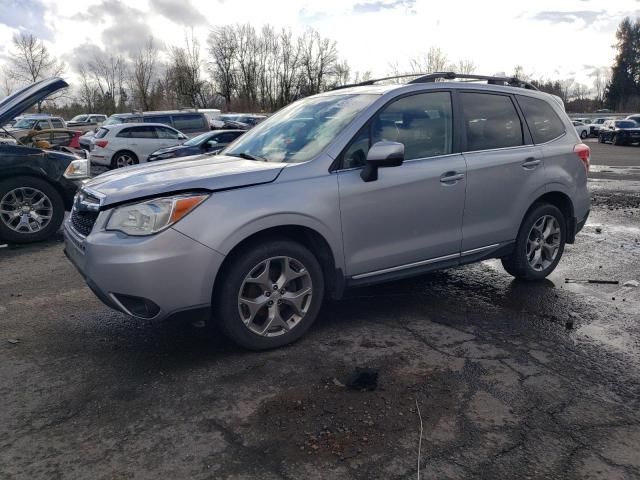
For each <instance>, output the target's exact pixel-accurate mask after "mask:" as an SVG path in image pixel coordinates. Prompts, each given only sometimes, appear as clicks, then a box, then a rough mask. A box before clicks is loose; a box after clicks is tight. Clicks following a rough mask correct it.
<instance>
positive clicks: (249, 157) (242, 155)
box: [227, 152, 269, 162]
mask: <svg viewBox="0 0 640 480" xmlns="http://www.w3.org/2000/svg"><path fill="white" fill-rule="evenodd" d="M227 155H229V156H230V157H240V158H244V159H245V160H260V161H261V162H268V161H269V160H267V159H266V158H264V157H259V156H257V155H253V154H251V153H246V152H242V153H228V154H227Z"/></svg>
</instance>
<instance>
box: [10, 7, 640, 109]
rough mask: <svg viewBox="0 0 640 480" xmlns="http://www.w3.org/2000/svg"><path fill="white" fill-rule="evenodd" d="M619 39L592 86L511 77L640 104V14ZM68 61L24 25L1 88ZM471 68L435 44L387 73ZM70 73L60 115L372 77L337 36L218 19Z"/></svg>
mask: <svg viewBox="0 0 640 480" xmlns="http://www.w3.org/2000/svg"><path fill="white" fill-rule="evenodd" d="M616 40H617V43H616V48H617V56H616V60H615V64H614V65H613V66H612V68H606V67H603V68H595V69H594V70H593V71H592V72H591V74H590V76H591V78H592V85H585V84H582V83H579V82H575V79H574V78H562V79H545V78H533V75H531V74H527V73H526V71H525V69H524V67H522V66H516V67H515V68H514V71H513V73H512V74H511V75H513V76H516V77H518V78H521V79H523V80H528V81H530V82H531V83H532V84H534V85H535V86H536V87H537V88H538V89H540V90H543V91H546V92H549V93H553V94H555V95H558V96H559V97H561V98H562V99H563V101H564V102H565V105H566V107H567V110H568V111H581V112H586V111H593V110H596V109H598V108H602V107H604V106H607V107H609V108H611V109H614V110H617V111H635V110H640V18H638V19H636V20H635V21H634V20H632V19H631V18H625V19H624V20H623V21H622V22H621V23H620V25H619V27H618V30H617V33H616ZM68 68H69V67H68V66H67V65H65V64H64V63H63V62H62V61H60V60H59V59H56V58H55V57H54V56H53V55H52V54H51V53H50V51H49V50H48V49H47V47H46V45H45V43H44V42H43V41H42V40H40V39H38V38H37V37H35V36H34V35H33V34H30V33H26V32H22V33H19V34H17V35H15V36H14V37H13V45H12V48H11V50H10V54H9V57H8V62H7V64H6V65H5V66H4V68H3V69H2V71H0V90H3V92H2V93H3V94H5V95H7V94H9V93H11V91H13V90H15V89H16V88H18V87H20V86H23V85H26V84H29V83H33V82H35V81H37V80H40V79H43V78H47V77H51V76H59V75H62V74H64V73H65V71H67V70H68ZM476 68H477V67H476V65H475V64H474V62H473V61H472V60H469V59H460V60H452V59H450V58H449V57H448V56H447V55H446V53H445V52H444V50H442V49H441V48H438V47H431V48H430V49H428V50H426V51H425V52H424V54H422V55H419V56H416V57H413V58H409V59H407V62H406V63H405V64H400V63H398V62H394V63H393V64H390V65H388V74H389V75H399V74H405V73H425V72H435V71H456V72H458V73H473V72H475V71H476ZM74 70H75V72H76V73H77V79H78V81H77V82H76V84H74V85H73V87H74V88H73V90H72V91H68V92H63V93H61V94H58V95H56V96H55V97H53V98H52V99H49V100H48V101H47V103H46V108H47V110H48V111H55V112H56V113H59V114H62V115H65V116H72V115H74V114H77V113H86V112H99V113H106V114H112V113H117V112H126V111H132V110H134V109H139V110H163V109H176V108H185V107H188V108H221V109H223V110H226V111H254V112H272V111H275V110H277V109H279V108H281V107H282V106H284V105H287V104H288V103H290V102H292V101H294V100H296V99H298V98H301V97H304V96H308V95H313V94H316V93H319V92H322V91H325V90H327V89H331V88H334V87H336V86H340V85H345V84H348V83H356V82H359V81H363V80H367V79H369V78H370V77H371V73H370V72H369V71H364V72H359V71H353V69H352V68H351V67H350V65H349V63H348V62H347V61H346V60H344V59H341V58H340V55H339V52H338V46H337V44H336V42H335V41H334V40H332V39H330V38H327V37H324V36H322V35H321V34H320V33H319V32H318V31H317V30H314V29H312V28H309V29H307V30H306V31H304V32H303V33H302V34H300V35H295V34H294V33H293V32H292V31H291V30H290V29H287V28H282V29H276V28H275V27H273V26H271V25H265V26H263V27H262V28H260V29H256V28H255V27H254V26H252V25H250V24H234V25H221V26H216V27H214V28H212V29H211V31H210V32H209V35H208V38H207V40H206V44H205V45H201V43H200V42H199V41H198V39H197V38H195V36H194V35H193V32H191V33H189V32H187V33H186V34H185V39H184V42H183V44H182V45H179V46H169V47H166V46H164V45H160V44H158V43H157V42H156V41H154V40H153V39H149V40H147V41H146V42H144V44H143V45H141V47H140V48H139V50H138V51H137V52H135V53H133V54H127V55H125V54H116V53H110V52H107V51H102V50H100V49H96V52H95V53H92V55H91V56H90V58H89V59H88V60H86V61H83V62H82V63H81V64H80V65H74ZM37 108H38V110H39V111H40V110H41V109H42V108H43V106H42V105H38V107H37Z"/></svg>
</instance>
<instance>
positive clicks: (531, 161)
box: [522, 157, 541, 170]
mask: <svg viewBox="0 0 640 480" xmlns="http://www.w3.org/2000/svg"><path fill="white" fill-rule="evenodd" d="M540 163H541V162H540V159H537V158H533V157H529V158H527V159H526V160H525V161H524V163H523V164H522V167H523V168H525V169H526V170H533V169H534V168H536V167H537V166H538V165H540Z"/></svg>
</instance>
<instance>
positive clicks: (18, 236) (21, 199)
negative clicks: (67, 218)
mask: <svg viewBox="0 0 640 480" xmlns="http://www.w3.org/2000/svg"><path fill="white" fill-rule="evenodd" d="M63 219H64V201H63V199H62V196H61V195H60V193H59V192H58V191H57V190H56V189H55V188H54V187H52V186H51V185H50V184H49V183H48V182H46V181H45V180H42V179H41V178H36V177H13V178H8V179H6V180H3V181H2V182H0V238H2V239H4V240H6V241H8V242H12V243H29V242H38V241H40V240H44V239H46V238H49V237H50V236H52V235H53V234H55V233H56V232H57V231H58V229H59V228H60V225H61V224H62V220H63Z"/></svg>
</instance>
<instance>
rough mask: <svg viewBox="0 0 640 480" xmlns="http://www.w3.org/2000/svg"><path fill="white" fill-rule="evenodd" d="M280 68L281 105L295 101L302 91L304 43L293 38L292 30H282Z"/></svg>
mask: <svg viewBox="0 0 640 480" xmlns="http://www.w3.org/2000/svg"><path fill="white" fill-rule="evenodd" d="M279 44H280V68H279V71H278V85H279V91H280V93H279V95H278V102H279V105H280V106H282V105H286V104H288V103H290V102H291V101H293V100H294V99H295V98H296V97H297V96H298V94H299V92H300V81H299V79H300V76H301V73H300V68H301V64H302V44H301V42H300V41H295V40H294V39H293V34H292V33H291V30H285V29H284V28H283V29H282V31H281V32H280V38H279Z"/></svg>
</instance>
